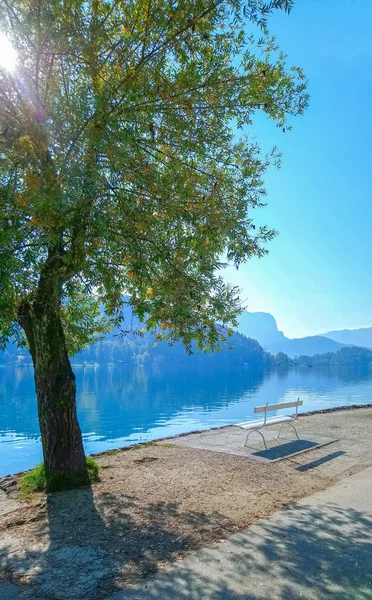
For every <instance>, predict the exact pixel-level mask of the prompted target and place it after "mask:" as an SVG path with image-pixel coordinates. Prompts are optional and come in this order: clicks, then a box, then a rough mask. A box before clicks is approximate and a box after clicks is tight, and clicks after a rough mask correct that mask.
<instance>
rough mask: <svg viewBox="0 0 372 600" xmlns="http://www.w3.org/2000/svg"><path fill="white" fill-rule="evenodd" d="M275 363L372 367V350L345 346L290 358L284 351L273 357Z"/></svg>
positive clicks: (296, 365)
mask: <svg viewBox="0 0 372 600" xmlns="http://www.w3.org/2000/svg"><path fill="white" fill-rule="evenodd" d="M273 363H274V364H275V365H277V366H282V367H330V366H336V367H363V368H372V350H371V349H369V348H361V347H359V346H345V347H344V348H341V349H340V350H338V352H327V353H326V354H315V355H314V356H304V355H302V356H297V357H295V358H289V357H288V356H287V355H286V354H284V352H278V353H277V354H276V355H275V356H274V357H273Z"/></svg>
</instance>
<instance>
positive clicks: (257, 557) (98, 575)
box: [0, 487, 372, 600]
mask: <svg viewBox="0 0 372 600" xmlns="http://www.w3.org/2000/svg"><path fill="white" fill-rule="evenodd" d="M46 511H47V519H43V520H41V521H40V522H38V523H37V524H35V527H36V529H35V531H34V533H35V535H34V539H35V544H34V545H33V546H32V547H30V546H27V549H24V548H23V544H22V541H20V542H19V545H18V548H15V547H14V546H12V545H11V544H9V548H8V553H6V552H4V549H3V551H2V552H1V554H0V569H1V571H3V572H6V573H8V575H10V576H12V574H15V575H17V576H18V577H20V576H21V577H23V578H24V579H23V581H24V582H28V580H30V581H31V582H32V585H31V586H30V589H28V590H27V591H26V595H25V596H23V593H21V595H20V596H19V598H20V599H21V598H26V597H27V598H31V600H36V599H37V600H44V599H53V600H67V599H68V600H83V599H84V600H89V599H98V598H107V597H108V596H110V595H114V596H115V598H117V600H119V599H120V600H174V598H177V600H201V599H203V600H258V599H263V598H270V599H273V600H275V599H281V600H297V599H298V598H305V599H311V600H330V599H332V600H335V599H337V600H372V569H371V564H372V519H371V518H369V517H368V516H367V515H365V514H363V513H362V512H359V511H357V510H353V509H349V510H346V509H343V508H340V507H338V506H336V505H327V506H325V507H323V508H319V507H315V508H314V507H313V506H310V505H304V504H300V505H297V506H295V507H292V508H290V509H288V510H284V511H282V512H281V513H278V514H277V515H274V517H272V518H270V519H266V520H264V521H262V522H261V523H260V524H257V525H256V526H253V527H251V528H250V529H248V530H247V531H246V532H241V533H239V534H236V535H234V536H232V538H230V540H229V541H228V542H225V543H224V544H221V545H218V546H214V547H211V548H207V549H204V550H199V551H198V552H197V554H196V555H194V556H190V557H189V558H187V559H186V560H184V561H181V562H179V561H176V562H175V563H174V565H173V566H171V567H170V568H169V569H165V570H164V571H161V572H160V573H159V574H157V575H155V576H154V574H155V571H156V569H157V566H158V565H159V563H160V564H161V563H169V562H172V561H174V560H175V559H176V557H178V556H179V554H180V553H181V554H182V553H185V552H186V551H188V550H191V549H193V548H196V547H198V545H200V543H201V540H202V539H203V538H202V534H203V531H204V532H205V531H208V532H209V539H214V540H218V539H219V538H220V537H221V527H223V526H225V527H226V530H227V528H228V525H229V524H228V523H227V522H226V519H225V523H223V522H221V520H222V521H223V518H222V517H221V516H220V515H218V514H211V515H205V514H203V513H201V512H200V513H197V512H194V513H190V512H182V510H181V508H180V506H179V505H178V504H177V503H164V504H152V505H147V506H145V505H144V504H143V503H142V504H141V502H140V500H139V499H138V498H136V497H135V496H131V495H125V494H124V495H123V496H122V497H121V498H120V503H118V500H117V497H115V496H113V495H111V494H109V493H107V494H102V495H100V496H99V498H98V499H95V498H94V495H93V492H92V489H91V488H89V487H87V488H84V489H80V490H77V491H71V492H64V493H59V494H51V495H49V496H48V498H47V506H46ZM47 532H48V535H49V545H47V546H45V545H42V544H38V543H37V540H38V539H40V540H43V539H45V534H46V533H47ZM143 579H144V581H143V582H142V583H140V584H139V587H138V586H136V585H135V586H134V587H129V588H128V589H126V590H124V591H120V590H122V589H123V587H125V586H126V585H130V584H131V583H135V582H136V581H138V580H143ZM28 587H29V586H25V590H26V588H28ZM0 591H1V589H0ZM30 591H32V593H33V595H31V596H29V595H28V594H30ZM15 597H17V598H18V596H15ZM7 600H8V599H7ZM9 600H12V599H9Z"/></svg>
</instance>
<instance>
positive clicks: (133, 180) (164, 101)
mask: <svg viewBox="0 0 372 600" xmlns="http://www.w3.org/2000/svg"><path fill="white" fill-rule="evenodd" d="M291 5H292V0H267V1H266V2H257V1H256V0H246V1H245V2H244V1H243V0H181V1H179V0H178V1H177V2H175V1H173V0H158V1H157V2H154V1H153V0H100V1H99V0H2V2H1V6H0V29H1V30H2V33H3V34H5V35H6V38H7V43H8V44H9V43H11V44H12V48H13V50H14V51H15V52H16V55H17V57H18V62H17V66H16V68H15V69H13V70H12V69H10V68H9V67H10V66H11V65H10V62H11V61H8V64H7V63H6V57H4V56H3V57H2V59H1V61H0V63H1V64H2V67H0V128H1V140H0V181H1V183H0V185H1V191H0V248H1V255H0V261H1V262H0V267H1V275H0V319H1V331H2V337H1V339H2V343H3V344H5V343H6V340H9V339H15V340H16V341H18V342H19V343H22V335H23V334H24V335H25V337H26V339H27V343H28V346H29V349H30V352H31V355H32V359H33V363H34V370H35V382H36V391H37V399H38V411H39V420H40V430H41V436H42V443H43V453H44V462H45V469H46V477H47V485H48V488H49V489H52V488H53V487H56V486H57V485H59V484H58V481H59V480H60V476H63V480H64V481H68V480H70V481H72V482H75V483H76V482H80V481H82V482H84V481H85V480H86V468H85V456H84V450H83V444H82V438H81V432H80V428H79V425H78V421H77V417H76V406H75V377H74V374H73V372H72V370H71V366H70V362H69V355H71V354H72V353H74V352H76V351H77V350H79V349H80V348H82V347H84V346H85V345H87V344H88V343H90V342H91V341H92V340H93V339H95V336H96V334H97V333H99V331H102V330H103V329H104V328H105V324H103V323H102V322H101V320H100V319H99V314H100V313H99V307H100V306H103V307H104V309H105V312H106V314H107V315H108V317H109V318H110V319H111V321H112V322H113V323H114V324H115V325H117V324H118V323H119V322H120V321H121V320H122V318H123V308H124V303H125V301H126V300H125V294H127V296H128V297H129V299H130V300H129V302H130V304H131V306H132V309H133V311H134V313H135V314H136V315H137V316H138V317H139V318H140V319H141V320H144V321H145V323H146V327H147V329H149V330H154V329H155V330H156V331H157V336H158V339H162V338H165V339H167V340H168V341H174V340H177V339H181V340H182V341H183V342H184V344H185V345H186V347H187V348H190V345H191V342H192V340H194V339H195V340H196V342H197V345H198V347H203V348H208V349H212V350H213V349H216V348H217V347H218V345H219V343H220V340H221V339H224V337H225V336H226V334H225V331H226V327H227V326H228V324H230V323H234V320H235V317H236V315H237V314H238V312H239V310H240V306H239V299H238V293H237V292H238V290H237V289H236V288H233V287H231V286H229V285H227V284H226V283H225V282H224V280H223V278H222V277H221V275H220V274H219V272H218V271H219V270H220V269H221V268H222V266H223V263H222V261H223V260H226V261H228V262H230V263H231V262H232V263H234V264H235V265H236V266H237V267H238V266H239V265H240V264H241V263H242V262H243V261H245V260H246V259H248V258H249V257H251V256H253V255H256V256H263V255H264V254H265V252H266V250H265V243H266V242H267V241H268V240H270V239H272V237H273V236H274V235H275V232H274V231H272V230H270V229H269V228H268V227H266V226H264V227H260V228H258V229H257V230H255V226H254V223H253V220H252V214H251V212H252V210H253V209H254V208H257V207H260V206H262V205H263V198H264V193H265V192H264V189H263V176H264V173H265V170H266V168H267V167H268V165H269V164H271V163H273V162H274V163H276V162H277V161H278V156H277V154H276V152H275V151H274V152H273V153H272V154H271V155H270V156H262V155H261V152H260V148H259V146H258V144H257V143H256V142H255V140H254V138H253V136H250V135H249V133H248V132H249V129H248V126H250V125H251V124H252V119H253V116H254V114H255V113H256V111H263V112H264V113H266V114H267V115H268V117H270V118H271V119H272V120H273V121H274V122H276V124H277V125H278V126H279V127H281V128H283V129H286V128H289V125H288V123H287V120H288V117H289V116H290V115H296V114H298V113H302V111H303V110H304V108H305V107H306V104H307V94H306V81H305V78H304V75H303V74H302V71H301V70H300V69H299V68H297V67H291V68H288V67H287V65H286V57H285V56H284V55H283V54H282V53H281V52H280V50H279V49H278V47H277V46H276V44H275V41H274V39H273V38H272V37H271V36H270V35H269V32H268V29H267V18H268V16H269V15H270V13H271V12H272V11H273V10H274V9H284V10H286V11H289V10H290V8H291ZM250 29H251V30H252V31H253V32H254V34H255V35H254V34H253V33H251V31H250ZM1 39H2V45H3V49H6V45H5V42H4V38H1ZM8 51H9V52H10V50H9V49H8ZM7 67H8V68H7Z"/></svg>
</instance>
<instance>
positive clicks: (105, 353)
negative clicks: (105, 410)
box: [0, 333, 273, 369]
mask: <svg viewBox="0 0 372 600" xmlns="http://www.w3.org/2000/svg"><path fill="white" fill-rule="evenodd" d="M73 362H74V363H77V364H84V363H88V364H118V365H120V364H122V365H143V366H145V367H146V366H150V365H152V366H156V365H158V366H167V367H168V366H170V367H175V368H183V369H186V368H208V369H213V368H224V369H226V368H227V369H229V368H232V367H249V368H251V369H258V368H259V369H262V368H264V367H267V366H271V365H272V364H273V357H272V356H271V355H270V354H268V353H267V352H265V351H264V350H263V349H262V347H261V346H260V344H259V343H258V342H257V341H256V340H253V339H251V338H247V337H245V336H244V335H241V334H239V333H234V334H233V335H232V336H231V338H229V340H228V343H225V344H222V346H221V350H220V351H219V352H217V353H215V354H212V353H210V352H202V351H199V350H196V348H195V344H194V345H192V354H191V355H188V354H187V353H186V351H185V347H184V346H183V344H182V343H181V342H176V343H174V344H172V345H167V344H166V343H165V342H159V343H157V341H156V336H155V335H154V334H152V333H143V334H141V335H139V334H135V333H128V334H127V335H125V336H123V337H120V336H119V335H117V334H109V335H108V336H107V338H106V339H104V340H102V341H100V342H97V343H95V344H93V345H91V346H89V347H88V348H86V349H85V350H83V351H82V352H79V353H78V354H77V355H76V356H75V358H74V359H73ZM0 364H3V365H9V366H11V365H22V364H31V357H30V355H29V354H28V352H27V351H26V350H20V349H19V348H16V347H15V346H13V345H9V346H7V348H6V350H5V352H3V353H1V354H0Z"/></svg>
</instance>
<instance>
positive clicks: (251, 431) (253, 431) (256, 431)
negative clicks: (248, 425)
mask: <svg viewBox="0 0 372 600" xmlns="http://www.w3.org/2000/svg"><path fill="white" fill-rule="evenodd" d="M251 433H259V434H260V436H261V437H262V441H263V443H264V444H265V448H266V450H268V447H267V444H266V440H265V438H264V436H263V434H262V433H261V431H259V430H258V429H251V430H250V431H248V434H247V437H246V440H245V444H244V447H245V448H246V447H247V442H248V438H249V436H250V435H251Z"/></svg>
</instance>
